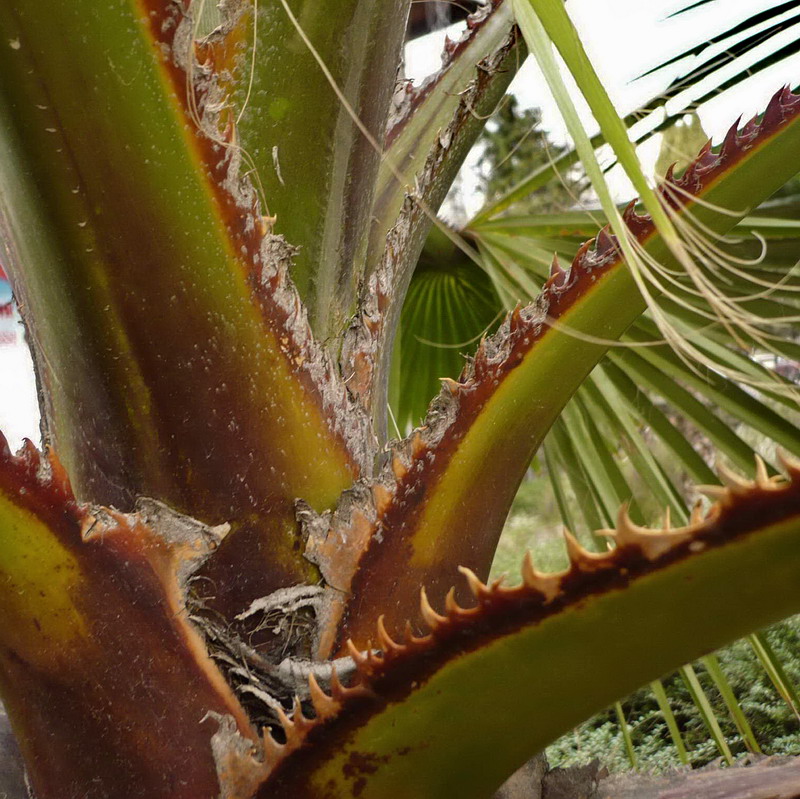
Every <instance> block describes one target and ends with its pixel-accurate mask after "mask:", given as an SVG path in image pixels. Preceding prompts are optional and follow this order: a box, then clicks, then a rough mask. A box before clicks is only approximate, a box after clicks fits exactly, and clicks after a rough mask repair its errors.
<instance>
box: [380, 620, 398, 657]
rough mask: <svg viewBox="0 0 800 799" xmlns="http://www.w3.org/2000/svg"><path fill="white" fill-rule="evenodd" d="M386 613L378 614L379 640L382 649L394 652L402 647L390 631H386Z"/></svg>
mask: <svg viewBox="0 0 800 799" xmlns="http://www.w3.org/2000/svg"><path fill="white" fill-rule="evenodd" d="M384 618H385V617H384V615H383V614H381V615H380V616H378V642H379V643H380V645H381V649H382V650H383V651H384V653H386V652H394V651H395V650H396V649H399V648H400V645H399V644H398V643H396V642H395V641H394V640H393V639H392V637H391V636H390V635H389V633H388V632H387V631H386V623H385V621H384Z"/></svg>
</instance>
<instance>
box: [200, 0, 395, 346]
mask: <svg viewBox="0 0 800 799" xmlns="http://www.w3.org/2000/svg"><path fill="white" fill-rule="evenodd" d="M204 2H205V3H206V4H210V3H211V2H212V0H204ZM409 7H410V0H387V1H385V2H381V3H375V2H373V1H372V0H340V2H338V3H337V4H336V12H335V13H333V14H332V13H330V9H328V8H326V7H325V6H324V5H323V4H320V3H319V2H318V0H293V2H292V3H291V7H290V10H291V13H292V14H293V15H294V16H295V18H296V21H297V24H298V25H299V26H300V27H301V28H302V31H303V34H304V35H305V36H306V37H307V38H308V42H309V43H310V47H313V49H314V52H311V50H310V48H309V46H307V45H306V44H305V43H304V41H303V40H302V39H301V36H300V34H299V32H298V30H297V29H296V28H295V23H294V22H293V21H292V20H291V19H290V17H289V15H288V14H287V12H286V9H285V8H284V7H282V5H281V3H280V2H277V0H276V1H274V2H264V0H236V2H232V0H227V2H225V3H224V4H223V6H222V11H223V20H222V24H221V26H220V27H219V28H218V29H217V30H216V31H214V32H213V33H212V34H211V35H209V36H208V37H206V38H205V39H204V40H202V41H201V42H200V45H199V46H200V50H201V54H200V58H201V60H203V61H204V62H205V64H204V66H205V67H206V68H208V67H210V66H211V65H213V68H214V71H215V72H216V73H217V74H218V75H219V76H221V78H222V80H223V81H224V82H225V88H226V90H227V92H228V96H227V98H226V106H227V108H228V109H229V111H230V114H231V116H232V117H235V121H236V133H237V139H236V143H237V146H239V147H241V150H242V152H243V153H244V154H246V161H247V169H248V170H251V171H252V172H253V174H254V176H256V177H257V180H258V184H259V188H260V190H261V192H262V199H263V198H266V199H267V202H268V205H269V209H268V211H267V210H265V211H264V213H265V214H267V213H268V214H269V215H270V217H271V218H272V226H273V230H274V232H275V233H278V234H280V235H284V236H285V237H286V239H287V240H288V241H290V242H292V244H295V245H298V246H299V251H298V252H297V253H296V254H295V257H294V260H293V263H292V265H291V275H292V278H293V281H294V283H295V285H296V286H297V288H298V291H299V293H300V295H301V297H302V299H303V302H304V304H305V306H306V308H308V313H309V319H310V322H311V325H312V327H313V329H314V332H315V334H316V335H317V337H318V339H319V340H320V341H323V342H327V343H329V344H330V351H331V353H332V354H333V355H336V354H338V342H339V338H340V336H341V334H342V332H343V330H344V329H345V327H346V326H347V321H348V319H349V318H350V317H351V315H352V313H353V308H354V306H355V302H356V292H357V289H358V286H359V285H360V283H361V281H362V279H363V277H364V270H365V264H366V247H367V231H368V230H369V227H370V221H369V220H370V218H371V211H370V208H371V204H372V197H373V193H374V192H375V187H376V179H377V175H378V170H379V167H380V163H381V158H380V153H378V152H376V151H375V150H374V148H373V147H372V144H371V142H370V141H368V139H367V138H365V136H364V135H362V133H361V131H360V130H359V127H358V125H357V124H356V122H355V121H354V120H353V118H352V117H351V115H350V114H351V113H353V114H355V115H356V116H357V117H358V120H359V122H360V123H361V124H362V125H363V126H364V128H365V130H366V131H367V132H368V133H369V134H370V136H371V137H372V139H373V140H382V139H383V134H384V130H385V129H386V125H387V120H388V116H389V112H390V108H391V106H392V103H391V96H392V92H393V91H394V89H395V84H396V73H397V67H398V64H399V63H400V61H401V47H402V43H403V35H404V33H405V27H406V26H405V21H406V18H407V17H408V10H409ZM317 57H318V58H319V59H321V61H322V62H323V63H324V64H325V67H326V69H327V70H328V73H329V74H328V75H326V74H324V73H323V71H322V70H321V69H320V66H319V64H318V63H317V60H316V59H317ZM329 79H330V80H332V81H334V82H335V83H336V85H337V87H338V89H339V91H340V92H341V94H342V98H340V97H339V96H338V95H337V93H336V92H335V91H334V89H333V88H332V86H331V85H330V83H329ZM345 104H346V105H345ZM298 131H307V132H309V135H298V134H297V132H298ZM314 131H320V132H322V131H326V134H325V135H326V137H327V141H325V142H321V141H320V137H319V136H317V135H314V133H313V132H314ZM328 132H330V133H328Z"/></svg>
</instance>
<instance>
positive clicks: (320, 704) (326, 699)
mask: <svg viewBox="0 0 800 799" xmlns="http://www.w3.org/2000/svg"><path fill="white" fill-rule="evenodd" d="M308 692H309V694H310V696H311V704H312V705H313V706H314V711H315V712H316V714H317V717H318V718H323V719H325V718H329V717H330V716H332V715H333V714H334V713H335V712H336V711H337V710H338V709H339V704H338V702H337V701H336V700H335V699H334V698H333V697H332V696H328V694H326V693H325V691H323V690H322V688H320V685H319V683H318V682H317V678H316V677H315V676H314V675H313V673H312V674H309V675H308Z"/></svg>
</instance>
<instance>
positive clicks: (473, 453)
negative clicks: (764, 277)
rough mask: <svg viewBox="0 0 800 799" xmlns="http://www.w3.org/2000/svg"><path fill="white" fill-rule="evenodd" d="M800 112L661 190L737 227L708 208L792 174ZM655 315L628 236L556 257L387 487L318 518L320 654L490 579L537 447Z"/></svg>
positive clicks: (751, 126) (784, 102)
mask: <svg viewBox="0 0 800 799" xmlns="http://www.w3.org/2000/svg"><path fill="white" fill-rule="evenodd" d="M798 111H800V97H795V96H794V95H792V94H791V93H790V92H788V90H782V91H781V92H778V94H776V96H775V98H773V101H772V102H771V103H770V105H769V107H768V109H767V112H766V113H765V114H764V117H763V119H762V120H760V121H758V120H757V121H756V122H753V123H748V125H747V126H745V128H743V129H742V131H740V132H738V133H737V132H736V131H735V130H734V131H733V134H729V135H728V136H727V137H726V139H725V142H724V143H723V145H722V147H721V148H720V149H719V151H716V152H715V151H713V150H712V149H711V148H710V146H708V147H706V148H704V149H703V151H702V152H701V154H700V156H699V157H698V159H697V160H696V161H695V162H693V163H692V164H690V165H689V167H688V168H687V169H686V171H685V172H684V174H683V175H682V176H681V177H680V178H679V179H677V180H675V179H673V181H674V182H673V183H670V184H666V185H664V186H662V187H661V188H660V190H659V193H660V196H661V197H662V198H663V200H664V202H665V203H670V204H672V206H673V207H674V209H675V210H676V211H682V210H685V209H687V208H691V209H692V212H693V213H694V214H696V215H697V216H700V215H703V216H704V220H705V222H704V223H705V224H707V225H708V226H709V227H710V228H711V229H713V230H717V231H724V230H725V229H728V228H730V227H731V226H733V225H734V224H735V222H736V216H733V215H732V214H733V212H731V215H729V214H712V213H711V212H710V211H709V210H708V206H707V204H706V203H708V204H716V205H722V206H723V207H734V208H735V206H736V204H735V201H734V197H735V196H737V192H740V191H742V190H743V189H744V188H745V187H746V188H747V189H748V190H750V195H749V196H750V198H751V200H754V201H757V200H758V199H759V198H760V197H763V196H769V194H771V193H772V191H773V190H774V188H775V187H776V186H777V185H780V182H781V181H782V180H783V179H784V178H785V177H786V176H787V175H788V174H793V173H794V171H796V169H797V166H798V164H797V161H796V159H794V158H793V154H794V148H795V147H796V138H797V136H798V134H800V125H798V124H797V120H798V118H800V115H799V114H798ZM768 142H769V144H770V146H769V147H767V146H766V145H767V143H768ZM781 166H783V169H781ZM764 170H767V171H766V172H765V171H764ZM759 178H762V179H764V181H765V182H763V183H760V182H759ZM674 186H677V187H679V189H680V191H677V190H673V189H672V187H674ZM695 197H696V198H698V200H700V199H702V200H703V202H702V204H701V203H700V202H694V198H695ZM684 203H686V205H684ZM737 210H738V212H739V214H740V215H744V213H745V211H746V209H743V208H742V209H737ZM624 221H625V223H626V225H627V227H628V229H629V231H630V234H631V235H632V237H633V238H635V239H636V240H637V241H638V242H639V243H640V245H641V246H642V247H643V248H645V249H646V250H647V252H648V253H650V254H651V255H652V256H653V257H655V258H657V259H665V260H667V259H668V251H667V249H666V248H665V247H664V245H663V242H662V241H661V239H660V238H659V237H658V236H657V235H656V234H655V230H654V227H653V225H652V223H651V221H650V219H649V218H648V217H645V216H639V215H638V214H637V213H636V212H635V211H634V204H633V203H631V204H630V205H629V206H628V208H627V209H626V211H625V213H624ZM644 308H645V304H644V300H643V299H642V297H641V295H640V294H639V292H638V289H637V287H636V285H635V283H634V281H633V279H632V277H631V275H630V273H629V272H628V270H627V268H626V267H625V264H624V261H623V260H622V258H621V255H620V251H619V248H618V246H617V242H616V239H615V238H614V237H613V236H612V235H610V234H609V232H608V231H607V230H606V229H604V230H602V231H601V232H600V233H599V235H598V237H597V239H596V241H595V242H594V248H593V249H592V243H591V242H589V243H587V244H585V245H584V246H583V247H581V249H580V251H579V253H578V255H577V257H576V259H575V261H574V262H573V264H572V267H571V269H570V270H569V271H568V272H567V271H564V270H563V269H562V267H561V266H560V264H559V263H558V262H557V261H555V262H554V264H553V270H552V275H551V277H550V278H549V279H548V281H547V283H546V284H545V287H544V289H543V291H542V294H541V295H540V297H539V298H538V299H537V300H536V301H535V302H534V303H532V304H531V305H529V306H527V307H525V308H523V309H520V308H517V309H516V310H515V311H514V312H513V313H512V314H511V315H510V316H509V317H508V319H507V320H506V321H505V323H504V324H503V325H502V326H501V328H500V330H499V331H498V332H497V333H496V334H495V335H494V336H492V337H490V338H488V339H486V340H485V341H483V342H482V343H481V346H480V348H479V349H478V352H477V354H476V356H475V358H474V360H473V361H472V362H471V363H470V364H468V366H467V368H466V369H465V371H464V372H463V374H462V375H461V376H460V378H459V379H458V381H453V380H447V381H445V385H444V387H443V389H442V392H441V394H440V395H439V396H438V397H437V398H436V399H435V400H434V402H433V403H432V405H431V409H430V411H429V415H428V418H427V419H426V420H425V422H424V424H423V426H422V427H420V428H419V429H418V430H416V431H415V432H414V433H412V435H411V436H410V437H409V438H408V439H406V440H404V441H402V442H399V443H398V444H395V445H393V446H392V448H391V451H390V453H389V463H388V464H387V466H386V467H385V468H384V470H383V472H382V474H381V475H380V476H379V478H378V479H377V480H375V481H374V482H372V483H370V484H363V485H360V486H359V487H358V488H357V489H356V490H355V491H352V492H349V493H347V494H346V495H345V498H344V499H343V500H342V502H341V504H340V509H339V510H338V511H337V512H336V513H334V514H333V516H332V517H328V516H325V517H321V518H315V517H314V514H308V513H307V514H306V520H307V522H308V529H309V530H310V540H309V556H310V557H311V558H312V559H313V560H314V561H315V562H316V563H318V564H319V566H320V569H321V571H322V574H323V576H324V577H325V579H326V580H327V582H328V583H329V585H330V586H331V592H330V596H331V602H330V605H329V611H330V618H329V623H328V625H327V626H328V628H329V633H328V634H327V635H326V636H325V640H326V641H327V642H328V644H329V646H330V647H331V648H332V649H330V650H328V649H325V648H323V650H322V652H321V653H320V654H321V655H323V656H327V654H328V653H329V652H330V651H341V648H342V646H343V645H344V641H345V639H346V638H348V637H352V638H353V639H354V640H355V641H356V642H357V643H358V644H359V645H361V646H363V645H365V644H366V640H367V636H368V635H370V634H371V632H372V630H373V629H374V623H375V608H377V607H380V608H382V610H383V612H384V613H385V614H386V624H387V627H388V628H389V630H390V631H395V630H396V629H398V627H399V626H402V625H403V624H404V623H405V621H406V620H407V619H409V618H411V619H412V620H416V619H418V618H419V617H418V615H417V613H416V610H415V595H416V592H417V589H418V586H419V585H420V584H424V585H427V586H428V590H429V592H430V594H431V597H432V600H433V601H441V600H442V599H443V598H444V595H445V594H446V592H447V590H448V588H449V587H450V582H449V581H450V574H449V569H450V564H452V563H453V562H460V563H462V565H465V566H468V567H469V568H472V569H474V570H475V571H476V572H477V573H478V574H479V575H480V576H481V577H485V576H486V575H487V574H488V571H489V567H490V564H491V559H492V556H493V554H494V551H495V547H496V543H497V539H498V537H499V535H500V532H501V530H502V526H503V523H504V521H505V517H506V514H507V512H508V508H509V507H510V505H511V501H512V499H513V496H514V493H515V492H516V490H517V487H518V485H519V481H520V480H521V479H522V476H523V474H524V472H525V470H526V469H527V468H528V464H529V463H530V459H531V457H532V456H533V453H534V452H535V450H536V448H537V447H538V446H539V444H540V443H541V441H542V439H543V437H544V435H545V434H546V433H547V431H548V430H549V429H550V426H551V425H552V423H553V421H554V420H555V419H556V418H557V416H558V414H559V413H560V412H561V409H562V408H563V407H564V405H565V403H566V402H567V400H568V399H569V397H570V396H571V394H572V393H573V392H574V391H575V390H576V389H577V387H578V386H579V385H580V383H581V382H582V381H583V379H584V378H585V376H586V375H587V374H588V373H589V371H591V369H592V368H593V367H594V366H595V365H596V363H597V362H598V361H599V359H600V358H601V357H602V355H603V354H604V353H605V352H606V350H607V347H608V343H609V342H610V341H611V340H614V339H617V338H619V337H620V336H621V335H622V333H623V332H624V331H625V330H626V329H627V328H628V326H629V325H630V324H631V323H632V322H633V321H634V320H635V319H636V318H637V317H638V316H639V315H640V314H641V312H642V311H643V310H644ZM556 376H557V377H556ZM337 628H338V630H337Z"/></svg>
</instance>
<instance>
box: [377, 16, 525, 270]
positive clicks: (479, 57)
mask: <svg viewBox="0 0 800 799" xmlns="http://www.w3.org/2000/svg"><path fill="white" fill-rule="evenodd" d="M466 24H467V29H466V31H465V32H464V35H463V36H462V37H461V39H459V40H458V41H452V40H451V39H450V38H449V37H448V38H446V39H445V47H444V52H443V53H442V66H441V68H440V69H439V70H438V71H437V72H436V73H435V74H433V75H431V76H429V77H428V78H427V79H426V80H425V81H424V82H423V83H422V84H421V85H420V86H415V85H414V84H413V83H412V82H411V81H405V80H401V81H399V82H398V84H397V89H396V91H395V95H394V98H393V109H392V114H391V116H390V119H389V123H388V125H387V130H386V137H385V152H384V155H383V160H382V164H381V169H380V173H379V175H378V180H377V188H376V192H375V199H374V201H373V206H372V219H373V223H372V228H371V231H370V246H369V252H368V255H367V262H368V268H367V272H368V274H371V273H372V271H374V269H376V268H377V267H378V265H379V264H380V262H381V260H382V258H383V254H384V250H385V247H386V235H387V233H388V232H389V230H390V229H391V228H392V226H393V225H394V224H395V222H396V221H397V218H398V215H399V214H400V212H401V210H402V208H403V203H404V201H405V195H406V193H407V191H408V186H410V185H412V184H413V183H414V176H415V175H416V174H417V173H419V172H421V171H422V170H423V168H424V166H425V161H426V159H427V158H428V155H429V153H430V152H431V150H432V149H433V148H434V147H435V146H436V140H437V138H438V137H439V135H440V133H441V132H442V131H443V130H445V129H446V128H447V126H448V125H449V124H450V123H451V121H452V119H453V116H454V114H456V112H457V111H458V107H459V105H460V102H461V101H460V98H461V95H462V93H463V92H465V91H468V90H469V89H470V87H471V86H472V85H473V84H474V82H475V80H476V79H477V78H478V77H479V76H480V65H484V66H486V65H489V64H491V61H492V60H493V54H494V53H496V52H498V51H500V50H503V49H505V48H506V46H507V44H508V41H509V38H510V37H511V38H513V40H514V46H515V48H516V53H515V57H514V58H513V59H506V61H505V63H504V65H503V69H501V70H493V72H492V74H491V75H490V76H488V77H490V78H491V79H492V81H494V82H496V83H498V84H499V85H502V86H503V87H505V88H507V86H508V84H509V82H510V81H511V79H512V78H513V76H514V74H515V73H516V71H517V69H518V67H519V65H520V64H521V63H522V61H523V60H524V58H525V54H524V52H522V51H521V47H524V45H523V44H522V41H521V37H519V36H516V35H513V34H512V28H513V25H514V19H513V16H512V13H511V3H510V2H508V0H492V2H491V3H488V4H487V5H485V6H483V7H480V8H479V9H478V10H477V11H476V12H475V13H473V14H471V15H469V16H468V17H467V20H466ZM505 88H504V89H503V90H505ZM493 94H495V93H494V92H493ZM500 97H502V95H500ZM498 99H499V98H498ZM493 108H494V107H489V109H488V113H490V114H491V112H492V110H493ZM476 114H477V111H476ZM478 133H479V129H475V130H472V131H470V137H471V139H472V140H473V141H474V138H475V136H477V135H478ZM401 178H402V179H401Z"/></svg>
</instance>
